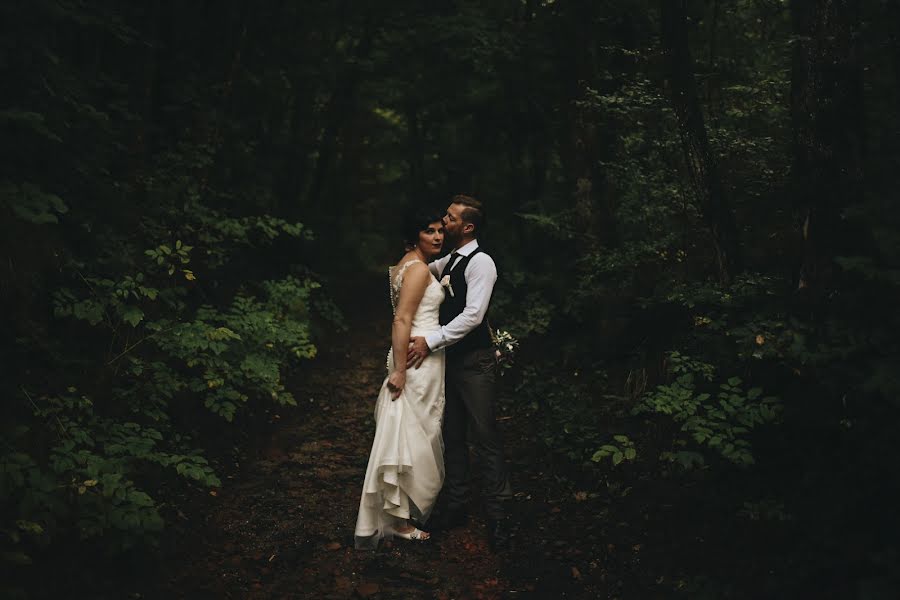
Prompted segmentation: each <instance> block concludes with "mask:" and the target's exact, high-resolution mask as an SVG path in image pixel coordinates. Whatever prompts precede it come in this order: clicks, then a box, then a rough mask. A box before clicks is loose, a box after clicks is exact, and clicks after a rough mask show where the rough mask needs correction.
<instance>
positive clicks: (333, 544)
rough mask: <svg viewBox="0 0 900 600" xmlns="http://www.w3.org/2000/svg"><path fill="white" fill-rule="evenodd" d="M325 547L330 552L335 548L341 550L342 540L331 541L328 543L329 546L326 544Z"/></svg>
mask: <svg viewBox="0 0 900 600" xmlns="http://www.w3.org/2000/svg"><path fill="white" fill-rule="evenodd" d="M325 549H326V550H328V551H329V552H331V551H333V550H340V549H341V543H340V542H331V543H330V544H328V545H327V546H325Z"/></svg>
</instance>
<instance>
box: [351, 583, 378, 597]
mask: <svg viewBox="0 0 900 600" xmlns="http://www.w3.org/2000/svg"><path fill="white" fill-rule="evenodd" d="M380 589H381V587H380V586H379V585H378V584H377V583H363V584H362V585H360V586H359V587H358V588H356V593H357V594H359V596H360V597H361V598H368V597H369V596H371V595H373V594H377V593H378V591H379V590H380Z"/></svg>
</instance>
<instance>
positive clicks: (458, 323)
mask: <svg viewBox="0 0 900 600" xmlns="http://www.w3.org/2000/svg"><path fill="white" fill-rule="evenodd" d="M439 272H440V271H439ZM465 278H466V287H467V290H466V307H465V308H464V309H463V311H462V312H461V313H459V314H458V315H457V316H456V317H455V318H454V319H453V320H452V321H450V322H449V323H447V324H446V325H444V326H442V327H441V328H440V329H439V330H437V331H433V332H431V333H429V334H428V335H427V336H426V337H425V342H426V343H427V344H428V347H429V348H430V349H431V350H432V351H433V350H438V349H440V348H444V347H446V346H451V345H453V344H455V343H456V342H458V341H459V340H461V339H463V338H464V337H465V336H466V335H467V334H468V333H469V332H470V331H472V330H473V329H475V328H476V327H478V325H480V324H481V322H482V321H483V320H484V316H485V315H486V314H487V310H488V306H489V305H490V303H491V294H493V292H494V284H495V283H497V266H496V265H495V264H494V259H492V258H491V257H490V256H488V255H487V254H485V253H484V252H479V253H478V254H476V255H475V256H473V257H472V260H470V261H469V264H468V265H466V272H465Z"/></svg>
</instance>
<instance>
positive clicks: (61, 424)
mask: <svg viewBox="0 0 900 600" xmlns="http://www.w3.org/2000/svg"><path fill="white" fill-rule="evenodd" d="M19 389H20V390H22V393H23V394H25V397H26V398H28V401H29V402H31V405H32V406H33V407H34V409H35V410H41V407H40V406H38V405H37V404H36V403H35V402H34V400H32V399H31V395H30V394H29V393H28V390H26V389H25V388H24V387H23V386H19ZM53 418H54V419H56V422H57V424H58V425H59V429H60V431H62V432H63V434H64V435H65V436H66V437H69V432H68V431H67V430H66V426H65V425H63V423H62V421H60V420H59V415H53ZM70 439H71V438H70Z"/></svg>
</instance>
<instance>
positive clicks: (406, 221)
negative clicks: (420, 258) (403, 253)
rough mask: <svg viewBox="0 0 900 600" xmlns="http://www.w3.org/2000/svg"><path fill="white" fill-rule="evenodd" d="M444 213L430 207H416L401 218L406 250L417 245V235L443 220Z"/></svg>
mask: <svg viewBox="0 0 900 600" xmlns="http://www.w3.org/2000/svg"><path fill="white" fill-rule="evenodd" d="M445 213H446V211H442V210H439V209H437V208H432V207H416V208H413V209H411V210H409V211H408V212H407V213H406V216H404V217H403V224H402V227H403V229H402V230H401V232H400V233H401V235H402V236H403V244H404V245H405V246H406V248H411V247H412V246H415V245H416V244H418V243H419V233H421V232H422V231H425V230H426V229H428V226H429V225H431V224H432V223H436V222H438V221H440V220H441V219H443V218H444V214H445Z"/></svg>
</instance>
